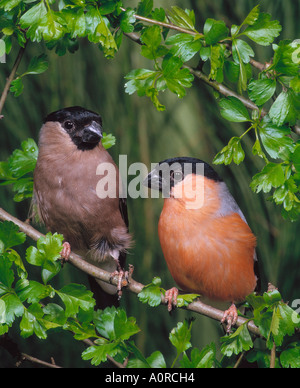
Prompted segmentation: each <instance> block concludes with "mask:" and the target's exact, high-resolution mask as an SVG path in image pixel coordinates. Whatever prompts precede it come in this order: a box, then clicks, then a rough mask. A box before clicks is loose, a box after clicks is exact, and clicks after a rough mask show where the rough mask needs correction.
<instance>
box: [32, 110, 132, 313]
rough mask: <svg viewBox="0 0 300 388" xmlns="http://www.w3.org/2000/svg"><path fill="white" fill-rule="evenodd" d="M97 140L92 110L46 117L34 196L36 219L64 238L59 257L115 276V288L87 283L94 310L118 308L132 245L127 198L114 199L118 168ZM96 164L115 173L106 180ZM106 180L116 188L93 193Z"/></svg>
mask: <svg viewBox="0 0 300 388" xmlns="http://www.w3.org/2000/svg"><path fill="white" fill-rule="evenodd" d="M102 137H103V134H102V119H101V117H100V116H99V115H98V114H97V113H95V112H92V111H90V110H87V109H84V108H82V107H79V106H74V107H69V108H64V109H61V110H58V111H55V112H53V113H51V114H49V115H48V116H47V117H46V118H45V120H44V124H43V126H42V128H41V130H40V136H39V154H38V159H37V164H36V168H35V171H34V195H33V208H34V209H36V212H37V215H38V218H39V219H40V220H41V221H42V222H43V223H44V224H45V225H46V227H47V229H48V230H49V231H51V232H58V233H60V234H62V235H63V236H64V241H65V242H64V245H63V246H64V249H63V251H62V256H64V257H65V258H67V257H68V255H69V254H70V251H71V249H72V251H74V252H75V253H77V254H80V255H81V256H83V257H84V258H85V260H87V261H88V262H90V263H92V264H94V265H96V266H99V267H101V268H102V269H104V270H107V271H109V272H111V273H112V275H116V274H117V273H118V275H119V282H118V287H117V288H116V287H115V286H113V285H111V284H107V283H104V282H102V281H101V280H99V279H94V278H90V279H89V280H90V284H91V288H92V291H93V292H94V296H95V299H96V301H97V307H98V308H104V307H106V306H107V305H112V304H114V305H117V304H118V299H119V296H120V295H121V284H122V277H123V276H124V273H125V272H124V265H125V260H126V253H127V250H128V249H129V247H130V245H131V235H130V234H129V232H128V216H127V205H126V200H125V199H124V198H120V196H119V185H120V183H119V170H118V168H117V166H116V164H115V163H114V161H113V159H112V158H111V156H110V154H109V153H108V152H107V151H106V150H105V149H104V147H103V145H102V143H101V139H102ZM99 166H100V170H102V172H101V173H100V174H99ZM101 166H108V167H111V168H112V169H113V170H114V172H115V173H114V174H111V175H110V176H109V178H108V175H107V174H106V173H104V170H105V169H101ZM108 170H109V169H108ZM105 176H106V180H108V182H107V184H108V185H111V187H113V188H114V189H115V190H114V192H113V190H112V194H110V195H107V196H105V195H102V194H101V193H100V195H99V192H97V187H98V186H97V185H98V182H99V181H100V180H101V179H102V178H104V177H105ZM109 179H110V181H109ZM99 286H100V287H101V288H100V287H99ZM117 294H119V295H117Z"/></svg>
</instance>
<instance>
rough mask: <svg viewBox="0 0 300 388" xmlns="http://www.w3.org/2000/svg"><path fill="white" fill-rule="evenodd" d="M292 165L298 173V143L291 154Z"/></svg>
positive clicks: (299, 145)
mask: <svg viewBox="0 0 300 388" xmlns="http://www.w3.org/2000/svg"><path fill="white" fill-rule="evenodd" d="M292 162H293V165H294V167H295V169H296V171H297V172H298V173H300V144H298V145H297V146H296V148H295V150H294V153H293V155H292Z"/></svg>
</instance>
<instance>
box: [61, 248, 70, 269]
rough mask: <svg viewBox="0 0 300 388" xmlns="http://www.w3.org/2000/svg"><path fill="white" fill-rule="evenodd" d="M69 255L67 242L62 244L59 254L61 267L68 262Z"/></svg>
mask: <svg viewBox="0 0 300 388" xmlns="http://www.w3.org/2000/svg"><path fill="white" fill-rule="evenodd" d="M70 254H71V245H70V244H69V243H68V242H64V243H63V249H62V251H61V252H60V256H61V265H64V263H66V262H67V261H68V260H69V256H70Z"/></svg>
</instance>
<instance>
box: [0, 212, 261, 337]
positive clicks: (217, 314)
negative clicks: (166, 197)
mask: <svg viewBox="0 0 300 388" xmlns="http://www.w3.org/2000/svg"><path fill="white" fill-rule="evenodd" d="M0 220H3V221H11V222H13V223H14V224H15V225H17V226H18V227H19V229H20V231H22V232H24V233H25V234H26V235H27V236H29V237H30V238H32V239H33V240H35V241H36V240H38V239H39V238H40V237H42V236H43V234H42V233H40V232H39V231H37V230H36V229H34V228H33V227H32V226H31V225H28V224H27V223H24V222H22V221H20V220H19V219H17V218H16V217H14V216H12V215H11V214H9V213H7V212H6V211H5V210H3V209H2V208H0ZM68 262H69V263H71V264H72V265H74V266H75V267H76V268H78V269H80V270H81V271H83V272H85V273H87V274H88V275H91V276H93V277H95V278H97V279H100V280H103V281H104V282H106V283H109V284H113V285H117V283H118V277H117V276H115V277H113V278H111V273H110V272H107V271H104V270H103V269H101V268H99V267H96V266H94V265H92V264H90V263H88V262H86V261H85V260H84V259H83V258H82V257H80V256H79V255H76V254H75V253H73V252H72V253H71V254H70V256H69V260H68ZM144 287H145V286H144V285H143V284H141V283H139V282H137V281H135V280H133V279H130V282H129V284H128V286H127V287H126V289H128V290H130V291H131V292H133V293H135V294H139V293H140V292H141V291H142V289H143V288H144ZM162 303H165V298H164V297H163V295H162ZM182 308H183V309H185V310H189V311H193V312H196V313H198V314H201V315H206V316H208V317H210V318H212V319H215V320H217V321H221V319H222V318H223V315H224V312H223V311H221V310H219V309H216V308H214V307H211V306H209V305H207V304H204V303H202V302H201V301H199V300H197V301H195V302H192V303H190V304H189V305H188V306H186V307H182ZM246 321H247V319H245V318H242V317H239V318H238V321H237V326H241V325H243V324H244V323H245V322H246ZM248 329H249V330H250V331H251V332H252V333H253V334H255V335H257V336H260V335H261V334H260V331H259V329H258V327H257V326H256V325H255V324H254V323H253V322H252V321H250V322H248Z"/></svg>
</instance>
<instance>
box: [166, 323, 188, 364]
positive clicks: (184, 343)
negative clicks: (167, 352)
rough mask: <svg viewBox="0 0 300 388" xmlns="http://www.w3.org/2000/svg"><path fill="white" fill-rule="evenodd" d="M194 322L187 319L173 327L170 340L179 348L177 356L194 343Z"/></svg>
mask: <svg viewBox="0 0 300 388" xmlns="http://www.w3.org/2000/svg"><path fill="white" fill-rule="evenodd" d="M191 329H192V322H188V321H187V320H185V321H184V322H178V324H177V326H176V327H175V328H174V329H172V331H171V333H170V335H169V340H170V342H171V344H172V345H173V346H175V348H176V350H177V356H178V355H180V354H181V353H183V352H185V351H186V350H188V349H189V348H190V347H191V346H192V344H191V343H190V340H191Z"/></svg>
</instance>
